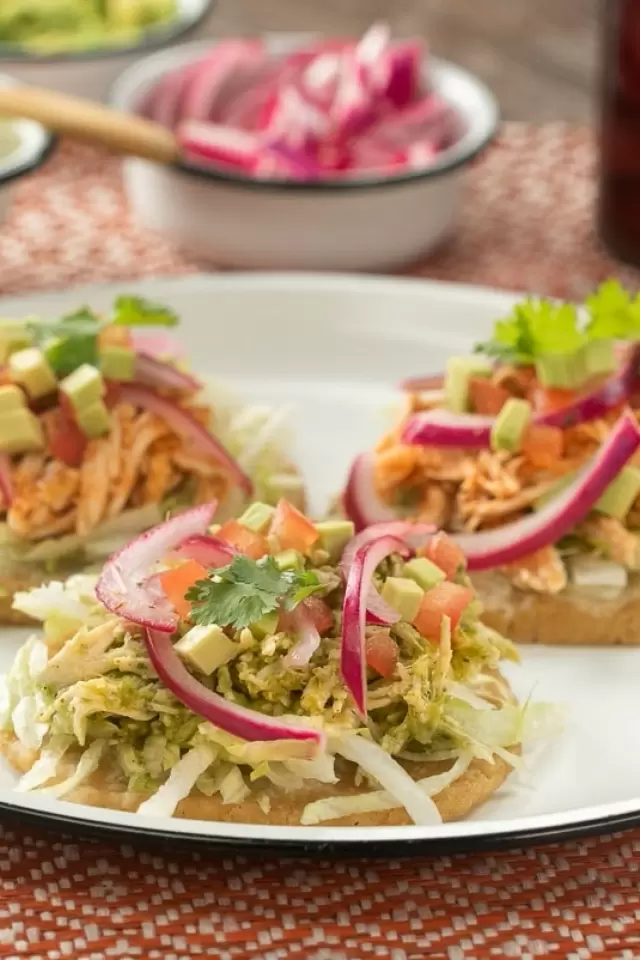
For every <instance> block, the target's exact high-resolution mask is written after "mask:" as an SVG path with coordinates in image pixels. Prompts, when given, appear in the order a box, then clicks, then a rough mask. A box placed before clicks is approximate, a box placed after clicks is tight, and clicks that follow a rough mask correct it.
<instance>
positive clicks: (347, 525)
mask: <svg viewBox="0 0 640 960" xmlns="http://www.w3.org/2000/svg"><path fill="white" fill-rule="evenodd" d="M315 526H316V530H317V531H318V534H319V535H320V546H321V548H322V549H323V550H326V551H327V553H328V554H329V557H330V558H331V560H333V561H337V560H339V559H340V557H341V556H342V551H343V550H344V548H345V547H346V545H347V544H348V543H349V541H350V540H352V539H353V537H354V536H355V532H356V528H355V527H354V525H353V523H352V522H351V521H350V520H323V521H321V522H320V523H316V525H315Z"/></svg>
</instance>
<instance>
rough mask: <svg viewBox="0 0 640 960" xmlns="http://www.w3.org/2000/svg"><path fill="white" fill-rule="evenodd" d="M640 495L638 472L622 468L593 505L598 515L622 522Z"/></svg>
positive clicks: (639, 471) (639, 474)
mask: <svg viewBox="0 0 640 960" xmlns="http://www.w3.org/2000/svg"><path fill="white" fill-rule="evenodd" d="M639 493H640V470H639V469H638V468H637V467H623V468H622V470H621V471H620V473H619V474H618V476H617V477H616V478H615V480H614V481H613V483H610V484H609V486H608V487H607V489H606V490H605V492H604V493H603V494H602V496H601V497H600V499H599V500H598V502H597V503H596V505H595V508H594V509H595V510H597V511H598V513H606V514H607V516H609V517H615V518H616V519H617V520H624V518H625V517H626V515H627V514H628V513H629V510H630V509H631V507H632V505H633V502H634V500H635V499H636V497H637V496H638V494H639Z"/></svg>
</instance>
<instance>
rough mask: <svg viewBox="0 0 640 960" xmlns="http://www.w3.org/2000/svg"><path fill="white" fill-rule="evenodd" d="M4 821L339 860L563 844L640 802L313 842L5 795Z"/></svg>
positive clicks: (630, 814) (610, 823)
mask: <svg viewBox="0 0 640 960" xmlns="http://www.w3.org/2000/svg"><path fill="white" fill-rule="evenodd" d="M0 822H1V823H7V824H9V823H10V824H19V825H20V826H27V825H28V826H34V827H37V828H40V829H44V830H47V831H49V832H54V831H55V834H56V835H57V836H60V835H61V834H72V835H74V836H76V837H78V839H82V838H83V837H87V838H91V839H97V840H100V841H108V840H111V841H116V842H118V843H120V844H123V843H133V844H136V843H140V844H144V845H147V846H148V845H152V846H156V845H158V846H160V845H170V846H171V847H173V848H180V849H185V850H190V851H201V852H202V851H209V852H214V851H218V852H223V853H229V852H233V853H237V854H243V855H246V854H251V853H254V854H257V855H263V854H272V855H274V856H294V857H321V856H330V857H333V858H336V859H342V858H350V857H359V858H361V859H369V858H371V859H375V858H378V857H416V856H441V855H455V854H466V853H477V852H482V851H499V850H509V849H513V848H518V847H529V846H534V845H537V844H550V843H562V842H566V841H571V840H579V839H581V838H584V837H589V836H598V835H606V834H611V833H617V832H619V831H623V830H630V829H632V828H634V827H640V806H638V808H637V809H634V810H630V811H626V812H622V813H619V814H612V815H609V816H601V817H595V818H591V819H586V820H580V821H576V822H574V823H569V824H560V825H554V824H550V825H549V826H546V827H544V826H542V827H530V828H522V829H518V830H512V831H509V832H506V833H505V832H502V831H497V830H490V829H489V830H487V831H486V832H484V833H477V834H463V835H461V836H454V837H452V836H444V837H440V838H438V837H428V838H427V837H424V838H421V837H407V838H406V839H403V838H402V837H399V838H398V837H394V838H386V839H381V840H372V839H371V836H370V833H369V835H368V836H367V838H366V839H365V838H363V839H362V840H340V839H339V838H336V839H335V840H322V841H320V840H319V841H309V840H303V839H300V840H297V839H295V838H291V839H290V838H286V839H280V840H276V839H272V838H270V837H263V838H260V837H257V838H256V837H242V836H240V837H238V836H233V837H225V836H220V835H218V836H215V835H212V834H209V833H182V832H180V831H176V830H168V829H164V828H163V829H154V830H152V831H149V830H145V829H142V830H138V829H137V828H136V826H135V824H115V823H100V822H99V821H97V820H95V819H88V818H85V817H82V816H75V815H73V814H71V815H68V814H64V813H58V812H55V811H48V810H38V809H34V808H32V807H24V806H16V805H14V804H12V803H10V802H7V801H4V800H0Z"/></svg>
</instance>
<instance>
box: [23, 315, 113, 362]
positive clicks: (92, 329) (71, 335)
mask: <svg viewBox="0 0 640 960" xmlns="http://www.w3.org/2000/svg"><path fill="white" fill-rule="evenodd" d="M103 326H104V321H103V320H101V319H100V317H97V316H96V315H95V313H93V312H92V311H91V310H90V309H89V308H88V307H82V308H81V309H80V310H77V311H76V312H75V313H71V314H68V315H67V316H65V317H61V319H60V320H53V321H44V320H37V319H31V320H29V321H28V322H27V328H28V330H29V333H30V334H31V336H32V337H33V339H34V340H35V342H36V344H38V346H40V347H46V350H47V360H48V361H49V364H50V365H51V368H52V370H53V372H54V373H55V374H57V375H58V376H60V377H64V376H66V375H67V374H69V373H73V371H74V370H76V369H77V368H78V367H79V366H81V365H82V364H83V363H91V364H93V365H96V364H97V362H98V334H99V333H100V331H101V330H102V328H103Z"/></svg>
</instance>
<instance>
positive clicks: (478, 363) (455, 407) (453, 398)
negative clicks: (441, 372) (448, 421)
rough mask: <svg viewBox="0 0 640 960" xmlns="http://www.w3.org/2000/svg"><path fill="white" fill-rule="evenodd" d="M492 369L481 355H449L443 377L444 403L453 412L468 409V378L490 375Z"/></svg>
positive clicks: (461, 411)
mask: <svg viewBox="0 0 640 960" xmlns="http://www.w3.org/2000/svg"><path fill="white" fill-rule="evenodd" d="M492 373H493V369H492V367H491V364H490V363H489V361H488V360H485V359H484V358H483V357H449V359H448V360H447V370H446V373H445V377H444V403H445V406H446V407H447V409H448V410H452V411H453V412H454V413H464V412H465V411H466V410H468V409H469V378H470V377H490V376H491V374H492Z"/></svg>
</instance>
